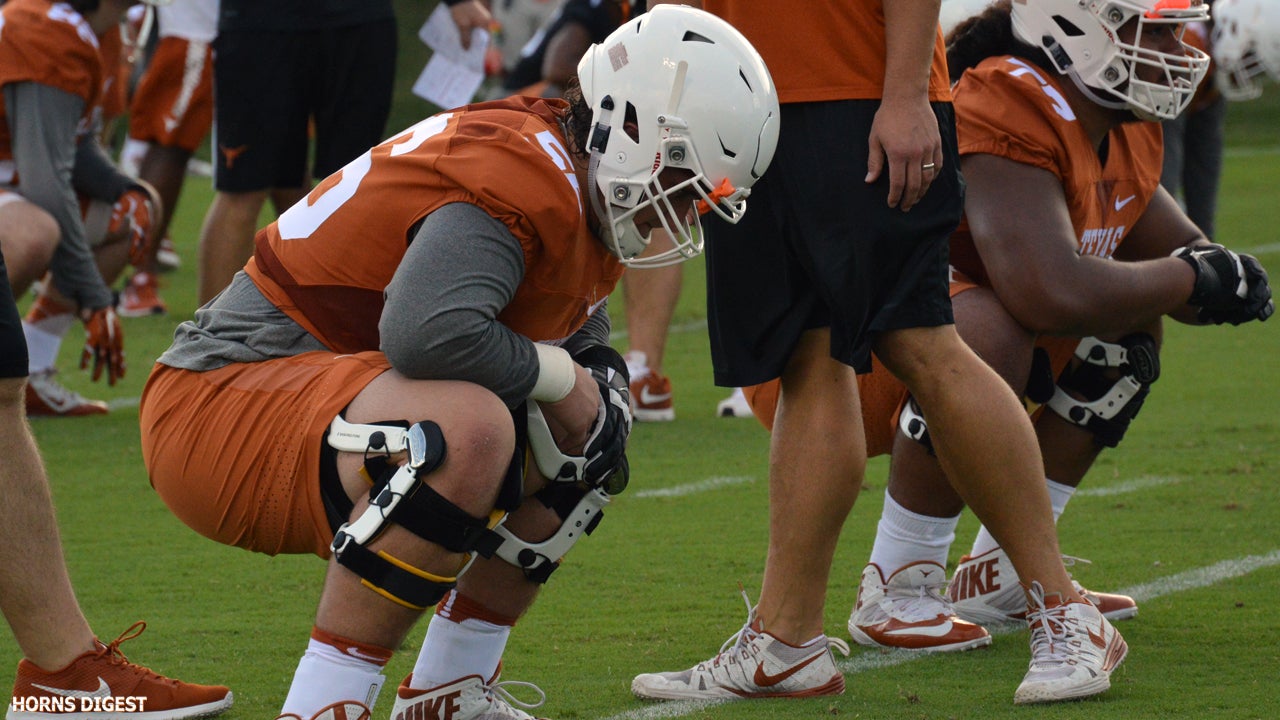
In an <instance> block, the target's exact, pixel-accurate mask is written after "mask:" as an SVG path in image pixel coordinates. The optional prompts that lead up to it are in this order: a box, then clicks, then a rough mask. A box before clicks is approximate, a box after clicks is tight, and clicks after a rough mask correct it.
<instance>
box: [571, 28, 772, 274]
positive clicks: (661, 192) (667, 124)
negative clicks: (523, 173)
mask: <svg viewBox="0 0 1280 720" xmlns="http://www.w3.org/2000/svg"><path fill="white" fill-rule="evenodd" d="M578 81H579V83H580V84H581V86H582V95H583V98H584V99H585V100H586V102H587V105H588V106H590V108H591V112H592V115H591V132H590V136H589V140H588V147H587V148H586V149H587V151H588V152H589V153H590V161H589V166H588V168H589V169H588V177H589V182H588V185H589V191H588V195H590V196H591V199H592V204H593V207H594V208H595V212H596V215H597V217H598V218H599V220H600V223H601V226H602V229H601V234H602V235H603V236H604V238H603V239H604V241H605V243H606V244H607V245H608V246H609V248H610V250H611V251H613V253H614V254H615V255H617V256H618V257H619V258H620V259H621V260H622V262H623V263H624V264H626V265H628V266H631V267H657V266H661V265H670V264H673V263H677V262H680V261H682V260H685V259H688V258H691V257H694V256H696V255H698V254H699V253H701V252H702V233H701V224H700V221H699V220H698V214H697V213H693V214H690V215H689V216H687V217H686V216H681V215H682V214H681V213H678V212H677V211H676V210H675V209H674V207H673V205H672V201H671V197H672V196H673V195H674V194H676V193H681V192H688V191H689V190H693V191H696V193H697V196H698V197H700V198H701V201H700V202H699V203H698V208H699V210H700V211H701V212H706V211H711V210H714V211H715V212H716V213H717V214H718V215H720V216H721V217H723V218H724V219H726V220H728V221H729V222H737V221H738V219H739V218H741V217H742V214H743V213H744V212H745V211H746V198H747V195H748V194H749V193H750V191H751V190H750V189H751V186H752V185H753V184H755V182H756V180H758V179H759V178H760V176H761V175H762V174H763V173H764V171H765V168H767V167H768V166H769V163H770V161H772V159H773V151H774V149H775V148H776V146H777V143H778V95H777V92H776V91H775V89H774V86H773V80H772V79H771V78H770V77H769V71H768V70H767V69H766V68H765V65H764V61H763V60H761V59H760V55H759V54H758V53H757V52H756V50H755V48H753V47H752V46H751V44H750V43H749V42H748V41H747V39H746V38H744V37H743V36H742V34H741V33H739V32H738V31H737V30H735V29H734V28H733V27H732V26H731V25H729V24H728V23H727V22H725V21H723V20H721V19H719V18H717V17H715V16H714V15H711V14H710V13H707V12H703V11H701V10H695V9H693V8H689V7H684V6H677V5H659V6H658V7H655V8H654V9H652V10H650V11H649V12H647V13H645V14H643V15H640V16H639V17H637V18H635V19H633V20H631V21H630V22H627V23H625V24H624V25H622V26H621V27H619V28H618V29H617V30H615V31H614V32H613V33H612V34H610V35H609V37H607V38H605V40H604V42H601V43H599V44H597V45H592V46H591V48H590V49H588V50H587V52H586V54H585V55H584V56H583V58H582V60H581V61H580V62H579V63H578ZM672 169H676V170H681V171H683V172H679V173H677V172H665V173H664V171H666V170H672ZM596 189H598V190H599V193H597V192H595V190H596ZM601 195H602V196H603V197H601ZM646 208H653V209H655V210H657V211H658V212H657V215H658V218H659V219H660V221H661V223H662V226H663V227H664V228H665V229H666V230H667V232H668V233H670V234H671V237H672V239H673V240H674V241H675V247H674V248H673V249H671V250H669V251H667V252H664V253H661V254H658V255H653V256H649V257H644V258H637V257H636V256H637V255H639V254H641V253H642V252H643V251H644V250H645V248H646V247H648V244H649V238H648V233H647V232H645V233H642V232H641V231H640V229H639V228H638V227H637V225H636V222H635V217H636V215H637V213H640V212H641V211H644V210H645V209H646Z"/></svg>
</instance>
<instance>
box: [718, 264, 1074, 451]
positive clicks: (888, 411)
mask: <svg viewBox="0 0 1280 720" xmlns="http://www.w3.org/2000/svg"><path fill="white" fill-rule="evenodd" d="M975 287H978V285H976V284H974V283H973V282H971V281H970V280H969V279H968V278H967V277H965V276H964V275H962V274H960V273H959V272H955V271H953V272H952V278H951V291H950V292H951V297H955V296H957V295H959V294H960V293H962V292H965V291H967V290H972V289H973V288H975ZM1079 343H1080V340H1079V339H1078V338H1069V337H1041V338H1039V339H1038V340H1037V341H1036V346H1037V347H1041V348H1044V349H1045V350H1046V351H1047V352H1048V353H1049V360H1050V366H1051V367H1052V368H1053V377H1055V378H1057V377H1058V375H1059V374H1061V372H1062V370H1063V369H1064V368H1066V366H1067V363H1068V362H1069V361H1070V360H1071V357H1072V355H1073V354H1074V353H1075V349H1076V346H1077V345H1078V344H1079ZM781 385H782V383H781V381H779V380H777V379H774V380H770V381H769V382H766V383H762V384H760V385H755V386H752V387H747V388H743V389H742V393H743V395H745V396H746V398H747V403H748V404H750V405H751V412H752V413H753V414H755V416H756V419H757V420H759V421H760V423H761V424H762V425H764V426H765V428H766V429H767V430H770V431H772V430H773V416H774V413H775V412H777V410H778V392H779V390H780V388H781ZM858 393H859V395H860V396H861V399H862V426H863V433H864V435H865V436H866V440H867V457H875V456H877V455H887V454H889V452H890V451H891V450H892V449H893V438H894V435H895V433H896V432H897V430H898V414H899V412H900V411H901V410H902V405H903V403H905V402H906V400H907V388H906V386H905V385H903V384H902V383H901V382H900V381H899V380H898V378H896V377H894V375H893V373H891V372H889V371H888V370H886V369H885V367H884V366H883V365H881V364H880V361H879V360H877V359H876V358H875V357H874V356H872V363H871V372H869V373H866V374H863V375H859V376H858ZM1031 409H1033V410H1038V408H1031Z"/></svg>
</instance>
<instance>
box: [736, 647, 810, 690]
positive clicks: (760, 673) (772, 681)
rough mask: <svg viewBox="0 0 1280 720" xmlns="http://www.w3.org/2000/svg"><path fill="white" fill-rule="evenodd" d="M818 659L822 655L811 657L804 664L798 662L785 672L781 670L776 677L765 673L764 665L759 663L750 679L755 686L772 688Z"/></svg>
mask: <svg viewBox="0 0 1280 720" xmlns="http://www.w3.org/2000/svg"><path fill="white" fill-rule="evenodd" d="M820 657H822V653H818V654H816V655H811V656H809V658H808V659H806V660H805V661H804V662H800V663H797V664H795V665H792V666H791V667H789V668H787V669H786V670H783V671H782V672H780V673H778V674H777V675H770V674H769V673H767V672H765V671H764V663H761V664H759V665H757V666H756V674H755V677H754V678H752V681H753V682H755V684H756V685H757V686H759V687H773V686H774V685H777V684H778V683H780V682H782V681H783V680H786V679H787V678H789V677H791V676H792V675H795V674H796V673H798V672H800V671H801V670H803V669H805V667H807V666H808V665H809V664H810V663H812V662H813V661H814V660H817V659H818V658H820Z"/></svg>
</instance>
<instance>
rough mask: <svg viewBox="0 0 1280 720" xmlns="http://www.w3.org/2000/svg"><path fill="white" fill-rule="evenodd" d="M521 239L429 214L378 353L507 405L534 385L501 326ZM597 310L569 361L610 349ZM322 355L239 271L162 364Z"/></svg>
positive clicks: (451, 208) (403, 266)
mask: <svg viewBox="0 0 1280 720" xmlns="http://www.w3.org/2000/svg"><path fill="white" fill-rule="evenodd" d="M524 269H525V268H524V252H523V250H522V249H521V246H520V241H519V240H517V239H516V238H515V236H513V235H512V234H511V232H510V230H508V229H507V227H506V226H505V225H503V224H502V223H501V222H500V221H498V220H496V219H495V218H493V217H491V216H490V215H489V214H488V213H486V212H484V211H483V210H481V209H480V208H478V207H475V206H474V205H468V204H464V203H453V204H450V205H446V206H444V207H442V208H440V209H439V210H436V211H435V212H433V213H432V214H431V215H429V216H427V217H426V218H425V219H424V220H423V222H422V224H421V227H420V228H419V229H418V232H417V234H416V235H415V236H414V240H413V242H412V243H411V244H410V245H409V249H408V250H407V251H406V253H405V256H404V258H403V259H402V260H401V262H400V265H399V267H398V268H397V270H396V273H395V275H394V277H393V278H392V280H391V282H390V284H389V285H388V286H387V288H386V293H385V305H384V307H383V311H382V318H381V320H380V322H379V323H378V330H379V334H380V336H381V344H382V346H381V348H380V349H381V350H382V351H383V352H384V353H385V354H386V355H387V359H388V361H390V362H391V365H392V367H394V368H395V369H396V370H397V371H398V372H400V373H401V374H402V375H404V376H406V377H410V378H415V379H450V380H466V381H469V382H473V383H476V384H478V385H481V386H483V387H486V388H488V389H489V390H491V391H493V392H494V393H495V394H496V395H498V397H500V398H502V400H503V401H504V402H505V403H507V405H508V406H513V407H514V406H515V405H517V404H519V403H520V402H521V401H523V400H525V399H526V398H527V397H528V396H529V391H531V390H532V389H533V385H534V383H535V382H536V381H537V378H538V369H539V365H538V357H537V352H536V351H535V350H534V346H533V343H532V342H530V341H529V340H528V339H527V338H525V337H523V336H521V335H519V334H517V333H515V332H514V331H512V330H511V329H510V328H508V327H506V326H505V325H503V324H502V323H501V322H499V321H498V319H497V316H498V314H499V313H500V312H501V311H502V309H503V308H504V307H506V305H507V303H509V302H510V301H511V298H512V297H513V296H514V295H515V292H516V288H517V287H519V285H520V281H521V279H522V278H523V277H524ZM609 329H610V323H609V315H608V311H607V309H606V308H605V307H604V306H602V307H601V308H600V309H598V310H597V311H596V312H595V313H594V314H592V316H591V317H590V318H589V319H588V321H587V323H586V324H585V325H584V326H583V327H582V328H580V329H579V330H578V331H577V332H576V333H574V335H573V336H572V337H570V338H568V339H567V340H566V341H565V342H564V343H563V345H562V346H563V347H564V348H565V349H566V350H568V351H569V352H570V353H574V352H576V351H578V350H580V349H582V348H584V347H587V346H590V345H604V344H608V341H609ZM320 349H324V346H323V345H322V344H321V343H320V341H319V340H317V339H316V338H315V337H314V336H312V335H310V334H309V333H307V332H306V331H305V330H304V329H303V328H302V327H301V326H299V325H298V324H297V323H295V322H293V321H292V320H291V319H290V318H289V317H288V316H286V315H285V314H284V313H283V312H281V311H280V310H279V309H278V308H276V307H275V306H274V305H272V304H271V303H270V302H268V301H267V300H266V298H264V297H263V296H262V294H261V293H260V292H259V291H258V289H257V287H256V286H255V285H254V284H253V281H252V280H250V279H249V277H248V276H247V275H245V274H244V273H239V274H237V275H236V277H235V280H233V281H232V283H231V286H230V287H228V288H227V290H226V291H224V292H223V293H222V294H221V295H219V296H218V297H217V298H214V300H213V301H211V302H210V303H209V304H208V305H206V306H205V307H203V308H201V309H200V310H199V311H197V312H196V318H195V320H194V321H187V322H185V323H183V324H182V325H180V326H179V327H178V330H177V331H176V333H175V336H174V343H173V345H172V346H171V347H170V348H169V350H168V351H166V352H165V353H164V354H163V355H162V356H161V357H160V362H161V363H164V364H166V365H172V366H175V367H181V368H186V369H189V370H197V371H205V370H213V369H216V368H219V367H222V366H224V365H227V364H229V363H233V362H257V361H261V360H267V359H270V358H275V357H286V356H290V355H297V354H300V353H302V352H308V351H311V350H320Z"/></svg>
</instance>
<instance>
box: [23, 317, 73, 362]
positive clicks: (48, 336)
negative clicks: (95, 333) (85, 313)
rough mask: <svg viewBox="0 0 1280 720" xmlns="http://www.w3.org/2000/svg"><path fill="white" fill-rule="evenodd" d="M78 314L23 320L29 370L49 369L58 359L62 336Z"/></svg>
mask: <svg viewBox="0 0 1280 720" xmlns="http://www.w3.org/2000/svg"><path fill="white" fill-rule="evenodd" d="M75 321H76V316H75V315H73V314H71V313H65V314H61V315H54V316H53V317H47V318H42V319H40V320H37V321H36V322H34V323H31V322H27V321H26V320H23V321H22V334H23V335H25V336H26V337H27V357H28V361H27V372H28V373H29V374H32V375H34V374H35V373H38V372H42V371H44V370H48V369H50V368H52V367H53V366H54V363H56V362H57V361H58V351H59V350H60V349H61V348H62V336H63V335H66V334H67V330H70V329H71V325H72V324H74V323H75Z"/></svg>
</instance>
